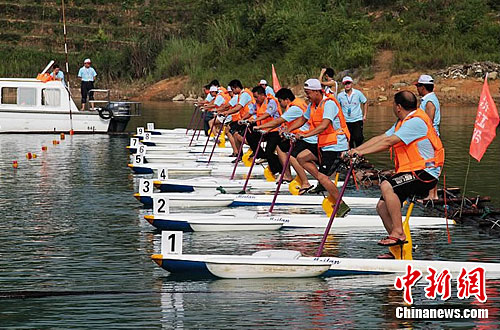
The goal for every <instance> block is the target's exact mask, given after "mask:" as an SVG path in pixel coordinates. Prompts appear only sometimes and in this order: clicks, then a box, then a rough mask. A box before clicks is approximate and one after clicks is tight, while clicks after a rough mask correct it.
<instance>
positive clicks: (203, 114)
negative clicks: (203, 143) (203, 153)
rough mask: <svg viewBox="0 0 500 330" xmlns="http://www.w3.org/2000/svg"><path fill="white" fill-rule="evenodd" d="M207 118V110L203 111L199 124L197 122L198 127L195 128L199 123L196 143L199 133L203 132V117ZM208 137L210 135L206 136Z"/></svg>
mask: <svg viewBox="0 0 500 330" xmlns="http://www.w3.org/2000/svg"><path fill="white" fill-rule="evenodd" d="M206 116H207V110H203V111H202V112H201V119H202V120H200V121H199V122H198V125H197V126H196V127H197V128H198V127H199V126H200V123H201V128H200V129H199V130H198V136H196V141H198V139H199V138H200V133H201V131H202V130H203V128H204V126H205V124H204V123H203V122H204V121H205V117H206ZM208 136H210V134H209V135H208Z"/></svg>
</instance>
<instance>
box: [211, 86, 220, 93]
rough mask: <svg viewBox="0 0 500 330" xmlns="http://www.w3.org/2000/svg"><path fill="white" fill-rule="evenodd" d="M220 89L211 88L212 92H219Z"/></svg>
mask: <svg viewBox="0 0 500 330" xmlns="http://www.w3.org/2000/svg"><path fill="white" fill-rule="evenodd" d="M218 91H219V89H218V88H217V86H210V92H218Z"/></svg>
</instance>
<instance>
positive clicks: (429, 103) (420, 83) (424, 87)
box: [413, 74, 441, 199]
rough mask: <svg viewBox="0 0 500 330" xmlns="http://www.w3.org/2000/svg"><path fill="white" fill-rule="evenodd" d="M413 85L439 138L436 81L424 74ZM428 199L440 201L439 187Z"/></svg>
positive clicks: (431, 191)
mask: <svg viewBox="0 0 500 330" xmlns="http://www.w3.org/2000/svg"><path fill="white" fill-rule="evenodd" d="M413 84H414V85H415V86H416V87H417V92H418V95H419V96H420V97H421V99H420V109H422V110H424V111H425V113H426V114H427V116H429V118H430V119H431V122H432V126H433V127H434V129H435V130H436V133H437V135H438V136H439V124H440V122H441V106H440V105H439V100H438V98H437V96H436V94H434V79H433V78H432V77H431V76H429V75H428V74H423V75H421V76H420V77H418V80H417V81H416V82H414V83H413ZM426 199H438V195H437V186H436V187H434V188H432V189H431V190H430V191H429V196H427V198H426Z"/></svg>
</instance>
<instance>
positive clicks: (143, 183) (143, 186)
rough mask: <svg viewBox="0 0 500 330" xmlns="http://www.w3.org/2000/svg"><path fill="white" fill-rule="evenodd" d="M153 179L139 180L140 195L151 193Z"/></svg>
mask: <svg viewBox="0 0 500 330" xmlns="http://www.w3.org/2000/svg"><path fill="white" fill-rule="evenodd" d="M153 187H154V186H153V180H148V179H141V180H140V181H139V194H140V195H141V196H151V195H153Z"/></svg>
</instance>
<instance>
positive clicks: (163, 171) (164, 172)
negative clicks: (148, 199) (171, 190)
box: [158, 168, 168, 181]
mask: <svg viewBox="0 0 500 330" xmlns="http://www.w3.org/2000/svg"><path fill="white" fill-rule="evenodd" d="M158 180H160V181H165V180H168V168H159V169H158Z"/></svg>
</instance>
